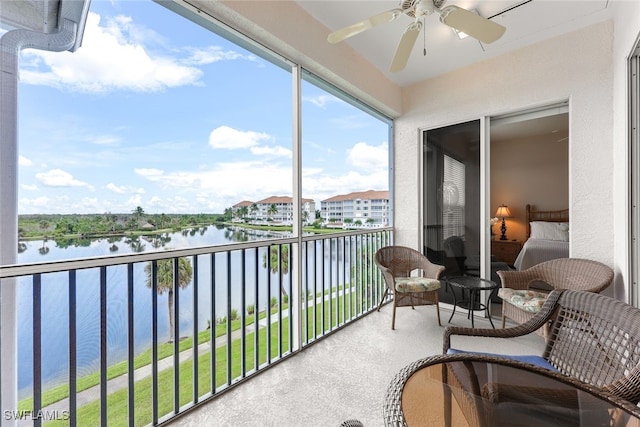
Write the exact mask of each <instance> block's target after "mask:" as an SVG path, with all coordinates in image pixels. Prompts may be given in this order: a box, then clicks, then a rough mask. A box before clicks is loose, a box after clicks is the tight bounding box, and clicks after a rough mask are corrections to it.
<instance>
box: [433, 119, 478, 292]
mask: <svg viewBox="0 0 640 427" xmlns="http://www.w3.org/2000/svg"><path fill="white" fill-rule="evenodd" d="M481 128H482V126H481V121H480V120H473V121H469V122H465V123H459V124H455V125H451V126H445V127H440V128H437V129H429V130H426V131H424V133H423V138H422V141H423V168H422V170H423V183H422V186H423V192H422V193H423V200H422V203H423V224H424V235H423V248H424V249H423V250H424V254H425V255H426V256H427V258H429V260H431V261H432V262H434V263H436V264H441V265H444V266H445V268H446V270H445V273H444V275H445V276H447V277H452V276H461V275H471V276H480V275H481V260H482V259H483V258H482V257H481V253H482V252H483V245H482V235H484V233H482V230H481V224H482V222H481V217H482V208H481V206H482V205H483V203H481V201H482V197H483V194H484V192H483V191H482V182H484V180H483V179H482V169H481V135H482V132H481ZM482 270H484V269H482ZM440 300H441V301H442V302H446V303H452V302H453V295H452V292H451V290H450V289H447V287H443V288H442V289H441V290H440Z"/></svg>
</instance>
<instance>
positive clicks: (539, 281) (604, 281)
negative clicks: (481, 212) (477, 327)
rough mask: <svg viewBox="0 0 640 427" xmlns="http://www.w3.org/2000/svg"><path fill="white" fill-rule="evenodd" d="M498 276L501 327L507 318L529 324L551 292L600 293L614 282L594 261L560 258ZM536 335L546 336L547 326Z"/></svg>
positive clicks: (603, 268) (609, 274)
mask: <svg viewBox="0 0 640 427" xmlns="http://www.w3.org/2000/svg"><path fill="white" fill-rule="evenodd" d="M498 276H500V280H501V282H502V289H501V290H500V291H499V293H498V295H500V296H501V297H502V298H503V303H502V327H503V328H504V327H505V322H506V319H507V318H508V319H511V320H513V321H514V322H516V323H518V324H522V323H525V322H527V321H529V320H530V319H531V318H532V317H533V316H534V315H535V313H536V312H537V311H538V310H539V309H540V307H541V306H542V304H543V303H544V300H545V298H546V296H547V294H548V292H549V291H551V290H553V289H570V290H576V291H587V292H595V293H600V292H602V291H603V290H604V289H606V288H607V287H608V286H609V285H610V284H611V282H612V281H613V270H612V269H611V268H609V267H608V266H606V265H604V264H602V263H600V262H597V261H591V260H587V259H580V258H559V259H554V260H551V261H546V262H543V263H540V264H538V265H534V266H533V267H530V268H528V269H526V270H522V271H498ZM536 301H537V302H538V303H537V304H536ZM537 333H538V334H539V335H542V336H546V334H547V333H548V327H547V325H543V327H542V328H541V329H540V330H539V331H538V332H537Z"/></svg>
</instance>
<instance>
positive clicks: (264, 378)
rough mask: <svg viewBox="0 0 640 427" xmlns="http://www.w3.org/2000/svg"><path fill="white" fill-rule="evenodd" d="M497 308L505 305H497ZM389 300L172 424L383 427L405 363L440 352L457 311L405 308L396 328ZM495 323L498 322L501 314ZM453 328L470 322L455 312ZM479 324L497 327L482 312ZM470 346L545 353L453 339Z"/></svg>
mask: <svg viewBox="0 0 640 427" xmlns="http://www.w3.org/2000/svg"><path fill="white" fill-rule="evenodd" d="M495 308H496V309H498V310H494V312H496V311H498V312H499V308H500V305H497V306H496V307H495ZM391 313H392V307H391V305H390V304H387V305H385V306H384V307H383V308H382V310H381V311H380V312H373V313H371V314H369V315H367V316H365V317H364V318H362V319H360V320H358V321H356V322H354V324H352V325H349V326H347V327H345V328H343V329H342V330H341V331H338V332H337V333H334V334H333V335H331V336H329V337H327V338H325V339H323V340H321V341H320V342H318V343H316V344H314V345H312V346H310V347H309V348H307V349H306V350H304V351H302V352H301V353H299V354H297V355H295V356H293V357H291V358H289V359H288V360H285V361H284V362H283V363H280V364H277V365H276V366H274V367H273V368H271V369H268V370H267V371H265V372H263V373H261V374H259V375H257V376H256V377H255V378H253V379H251V380H249V381H247V382H245V383H244V384H241V385H240V386H238V387H236V388H234V389H232V390H230V391H228V392H226V393H223V394H222V395H220V396H219V397H218V398H216V399H215V400H213V401H212V402H210V403H207V404H205V405H203V406H202V407H200V408H196V409H194V410H192V411H190V412H188V413H186V414H185V415H183V416H182V417H179V418H177V419H176V420H175V421H173V422H172V423H171V426H172V427H174V426H184V427H187V426H193V427H195V426H198V427H200V426H203V425H210V426H273V427H276V426H277V427H283V426H318V427H320V426H322V427H325V426H335V427H338V426H340V424H341V423H342V422H343V421H345V420H348V419H357V420H359V421H361V422H362V423H363V424H364V425H365V426H366V427H373V426H383V425H384V422H383V418H382V407H383V402H384V397H385V392H386V389H387V386H388V385H389V383H390V382H391V380H392V379H393V377H394V376H395V374H396V373H397V372H398V371H400V369H402V368H403V367H404V366H406V365H408V364H409V363H411V362H413V361H415V360H417V359H420V358H423V357H427V356H430V355H435V354H441V353H442V332H443V331H444V326H445V325H447V320H448V319H449V316H450V314H451V311H450V310H449V309H448V307H447V306H441V308H440V315H441V320H442V325H443V326H442V327H440V326H438V322H437V317H436V311H435V307H433V306H426V307H416V308H415V309H414V310H412V309H411V308H409V307H400V308H398V309H397V313H396V329H395V330H394V331H393V330H391ZM493 322H494V324H495V325H496V326H497V327H500V319H499V316H498V315H495V316H494V317H493ZM451 324H453V325H459V326H471V322H470V321H469V320H468V319H467V316H466V313H464V312H460V311H456V314H455V316H454V318H453V319H452V323H451ZM475 325H476V327H491V326H490V324H489V322H488V320H486V319H483V318H481V315H480V314H479V313H476V320H475ZM452 346H453V347H456V348H460V349H465V350H475V351H485V352H493V353H496V352H500V353H507V354H542V351H543V349H544V341H543V339H542V338H541V337H540V336H537V335H535V334H534V335H531V336H527V337H522V338H517V339H510V340H504V339H503V340H499V339H486V338H483V339H477V338H458V339H457V340H456V339H455V338H454V340H453V341H452Z"/></svg>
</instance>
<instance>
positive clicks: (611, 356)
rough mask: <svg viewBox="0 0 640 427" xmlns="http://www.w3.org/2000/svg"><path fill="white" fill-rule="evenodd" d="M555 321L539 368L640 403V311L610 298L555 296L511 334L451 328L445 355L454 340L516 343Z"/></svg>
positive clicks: (588, 294) (562, 293)
mask: <svg viewBox="0 0 640 427" xmlns="http://www.w3.org/2000/svg"><path fill="white" fill-rule="evenodd" d="M550 319H554V320H553V323H552V326H551V329H550V333H549V336H548V337H547V340H546V347H545V350H544V353H543V354H542V356H541V357H540V359H541V361H542V363H536V364H538V365H539V366H542V365H543V364H548V365H551V368H552V369H555V370H557V371H558V372H560V373H561V374H564V375H567V376H569V377H571V378H574V379H576V380H578V381H581V382H583V383H586V384H589V385H591V386H594V387H597V388H599V389H602V390H605V391H607V392H609V393H612V394H614V395H616V396H618V397H620V398H622V399H625V400H628V401H629V402H631V403H633V404H637V403H638V402H640V309H637V308H635V307H632V306H630V305H628V304H625V303H624V302H622V301H619V300H616V299H613V298H609V297H607V296H604V295H600V294H595V293H591V292H582V291H568V290H556V291H553V292H551V293H550V294H549V297H548V298H547V301H546V302H545V304H544V306H543V307H542V309H541V310H540V312H538V314H536V315H535V316H534V317H533V318H532V319H531V320H529V321H528V322H526V323H524V324H522V325H519V326H515V327H512V328H507V329H473V328H462V327H452V326H448V327H447V328H446V329H445V332H444V335H443V350H444V352H445V353H448V352H451V351H450V348H451V337H452V336H454V335H460V336H473V337H494V338H512V337H518V336H523V335H527V334H530V333H533V332H535V331H536V330H537V329H538V328H540V327H541V326H542V325H544V324H546V323H547V322H548V321H549V320H550ZM506 357H509V356H506ZM529 357H533V356H529ZM519 360H522V358H520V359H519ZM530 363H535V362H530Z"/></svg>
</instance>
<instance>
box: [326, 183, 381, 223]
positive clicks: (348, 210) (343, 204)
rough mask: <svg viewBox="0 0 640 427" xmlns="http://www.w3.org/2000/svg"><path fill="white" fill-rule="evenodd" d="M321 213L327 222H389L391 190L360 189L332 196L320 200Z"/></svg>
mask: <svg viewBox="0 0 640 427" xmlns="http://www.w3.org/2000/svg"><path fill="white" fill-rule="evenodd" d="M320 215H321V217H322V220H323V221H324V222H325V223H334V224H344V223H345V220H346V221H347V222H349V221H352V222H353V223H355V222H356V221H360V222H361V223H362V224H372V225H388V224H389V191H375V190H369V191H358V192H354V193H349V194H341V195H338V196H334V197H330V198H328V199H326V200H322V201H321V202H320Z"/></svg>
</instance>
